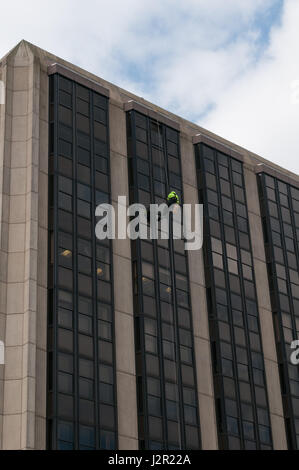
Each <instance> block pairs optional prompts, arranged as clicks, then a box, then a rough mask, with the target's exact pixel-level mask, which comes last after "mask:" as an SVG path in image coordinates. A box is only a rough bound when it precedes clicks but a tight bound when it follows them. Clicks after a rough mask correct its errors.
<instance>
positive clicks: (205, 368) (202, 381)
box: [180, 133, 218, 450]
mask: <svg viewBox="0 0 299 470" xmlns="http://www.w3.org/2000/svg"><path fill="white" fill-rule="evenodd" d="M180 143H181V160H182V173H183V189H184V203H185V204H198V188H197V179H196V167H195V156H194V147H193V144H192V139H191V137H189V136H187V135H186V134H183V133H181V142H180ZM188 260H189V278H190V288H191V304H192V320H193V329H194V348H195V360H196V373H197V389H198V402H199V414H200V426H201V439H202V448H203V449H205V450H208V449H209V450H212V449H218V438H217V423H216V412H215V399H214V387H213V372H212V362H211V345H210V335H209V321H208V310H207V303H206V289H205V275H204V259H203V250H202V249H201V250H195V251H189V252H188Z"/></svg>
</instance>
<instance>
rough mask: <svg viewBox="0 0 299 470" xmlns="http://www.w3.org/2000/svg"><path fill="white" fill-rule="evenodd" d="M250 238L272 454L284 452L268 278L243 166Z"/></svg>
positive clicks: (253, 187)
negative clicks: (272, 447) (278, 451)
mask: <svg viewBox="0 0 299 470" xmlns="http://www.w3.org/2000/svg"><path fill="white" fill-rule="evenodd" d="M244 177H245V186H246V194H247V204H248V216H249V226H250V235H251V241H252V252H253V263H254V271H255V279H256V288H257V298H258V307H259V314H260V324H261V335H262V345H263V352H264V360H265V372H266V382H267V391H268V398H269V408H270V419H271V428H272V435H273V445H274V449H275V450H282V449H287V440H286V432H285V422H284V417H283V406H282V398H281V390H280V381H279V372H278V363H277V355H276V346H275V337H274V329H273V320H272V310H271V301H270V292H269V284H268V275H267V265H266V255H265V246H264V238H263V230H262V221H261V214H260V204H259V196H258V188H257V179H256V175H255V173H254V170H253V168H252V167H251V166H250V165H247V164H245V165H244Z"/></svg>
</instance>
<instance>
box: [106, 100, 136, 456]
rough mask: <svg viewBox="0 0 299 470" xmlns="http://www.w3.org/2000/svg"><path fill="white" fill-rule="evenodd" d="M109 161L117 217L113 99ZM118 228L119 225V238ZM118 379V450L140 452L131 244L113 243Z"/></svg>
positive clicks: (121, 181) (121, 150)
mask: <svg viewBox="0 0 299 470" xmlns="http://www.w3.org/2000/svg"><path fill="white" fill-rule="evenodd" d="M109 114H110V124H109V125H110V159H111V160H110V161H111V185H112V201H113V205H114V207H115V210H116V214H117V207H116V205H117V200H118V196H126V197H127V205H128V203H129V187H128V177H127V175H128V161H127V136H126V114H125V112H124V111H123V105H122V103H121V101H120V100H116V99H114V98H113V97H111V99H110V106H109ZM117 231H118V225H116V234H117ZM113 270H114V302H115V335H116V338H115V341H116V377H117V407H118V440H119V449H121V450H133V449H138V425H137V396H136V370H135V341H134V310H133V290H132V262H131V246H130V240H128V239H124V240H119V239H118V238H117V235H116V240H114V241H113Z"/></svg>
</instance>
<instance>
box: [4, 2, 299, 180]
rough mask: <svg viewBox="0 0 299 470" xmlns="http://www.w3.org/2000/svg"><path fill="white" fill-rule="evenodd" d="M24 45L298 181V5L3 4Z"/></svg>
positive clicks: (10, 28) (10, 41)
mask: <svg viewBox="0 0 299 470" xmlns="http://www.w3.org/2000/svg"><path fill="white" fill-rule="evenodd" d="M1 3H2V4H1V29H0V57H2V56H3V55H4V54H5V53H7V52H8V50H10V49H11V48H12V47H14V46H15V45H16V44H17V42H19V41H20V40H21V39H26V40H28V41H30V42H33V43H34V44H36V45H38V46H40V47H42V48H44V49H46V50H49V51H50V52H53V53H55V54H56V55H58V56H61V57H63V58H65V59H67V60H69V61H70V62H73V63H75V64H77V65H80V66H81V67H83V68H86V69H88V70H89V71H91V72H94V73H95V74H97V75H100V76H101V77H103V78H104V79H106V80H109V81H111V82H113V83H116V84H117V85H119V86H121V87H123V88H126V89H128V90H130V91H132V92H134V93H136V94H138V95H140V96H143V97H144V98H146V99H148V100H150V101H152V102H154V103H157V104H159V105H160V106H162V107H164V108H166V109H168V110H170V111H172V112H174V113H176V114H179V115H181V116H183V117H185V118H187V119H190V120H191V121H193V122H196V123H198V124H199V125H201V126H203V127H206V128H207V129H209V130H211V131H213V132H215V133H216V134H218V135H220V136H222V137H225V138H227V139H229V140H232V141H233V142H235V143H237V144H239V145H242V146H244V147H246V148H248V149H249V150H251V151H253V152H256V153H258V154H260V155H262V156H263V157H265V158H268V159H270V160H272V161H274V162H276V163H278V164H280V165H282V166H284V167H286V168H288V169H289V170H292V171H294V172H296V173H299V27H298V25H299V0H126V1H123V0H109V2H107V1H102V0H97V1H96V0H85V1H82V0H80V1H79V0H51V1H39V0H27V1H26V2H24V1H19V0H10V1H9V2H1Z"/></svg>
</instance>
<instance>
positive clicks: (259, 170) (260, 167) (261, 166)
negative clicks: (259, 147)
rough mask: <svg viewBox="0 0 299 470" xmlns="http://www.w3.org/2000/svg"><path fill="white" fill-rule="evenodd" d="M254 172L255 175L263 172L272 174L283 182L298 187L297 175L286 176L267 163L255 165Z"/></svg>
mask: <svg viewBox="0 0 299 470" xmlns="http://www.w3.org/2000/svg"><path fill="white" fill-rule="evenodd" d="M255 173H256V174H257V175H260V174H261V173H265V174H267V175H269V176H273V177H274V178H277V179H279V180H280V181H282V182H283V183H287V184H290V185H292V186H294V187H295V188H299V177H298V179H295V178H292V177H291V176H287V175H285V174H283V173H281V172H280V171H278V170H275V168H273V167H271V166H269V165H266V164H265V163H259V164H258V165H256V167H255Z"/></svg>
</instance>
